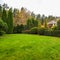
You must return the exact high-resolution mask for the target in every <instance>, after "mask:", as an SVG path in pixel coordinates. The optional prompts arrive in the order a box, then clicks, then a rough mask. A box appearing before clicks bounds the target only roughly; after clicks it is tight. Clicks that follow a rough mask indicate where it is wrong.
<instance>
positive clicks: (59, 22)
mask: <svg viewBox="0 0 60 60" xmlns="http://www.w3.org/2000/svg"><path fill="white" fill-rule="evenodd" d="M57 29H58V30H60V20H58V21H57Z"/></svg>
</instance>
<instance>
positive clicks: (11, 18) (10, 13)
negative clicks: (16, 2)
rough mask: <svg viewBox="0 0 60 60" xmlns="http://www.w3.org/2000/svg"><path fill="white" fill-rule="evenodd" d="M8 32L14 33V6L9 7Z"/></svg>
mask: <svg viewBox="0 0 60 60" xmlns="http://www.w3.org/2000/svg"><path fill="white" fill-rule="evenodd" d="M7 24H8V33H13V13H12V8H10V9H9V11H8V21H7Z"/></svg>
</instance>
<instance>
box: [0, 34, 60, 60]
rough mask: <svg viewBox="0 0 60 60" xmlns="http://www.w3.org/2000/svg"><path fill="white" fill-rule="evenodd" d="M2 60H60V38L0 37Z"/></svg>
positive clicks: (14, 35) (36, 36) (16, 35)
mask: <svg viewBox="0 0 60 60" xmlns="http://www.w3.org/2000/svg"><path fill="white" fill-rule="evenodd" d="M0 60H60V38H58V37H48V36H38V35H28V34H10V35H4V36H2V37H0Z"/></svg>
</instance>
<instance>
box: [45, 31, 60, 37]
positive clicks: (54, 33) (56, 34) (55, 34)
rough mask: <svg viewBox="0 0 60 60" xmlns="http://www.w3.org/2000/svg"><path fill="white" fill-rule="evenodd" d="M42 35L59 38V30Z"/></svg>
mask: <svg viewBox="0 0 60 60" xmlns="http://www.w3.org/2000/svg"><path fill="white" fill-rule="evenodd" d="M44 35H46V36H57V37H60V30H54V31H50V30H46V31H45V33H44Z"/></svg>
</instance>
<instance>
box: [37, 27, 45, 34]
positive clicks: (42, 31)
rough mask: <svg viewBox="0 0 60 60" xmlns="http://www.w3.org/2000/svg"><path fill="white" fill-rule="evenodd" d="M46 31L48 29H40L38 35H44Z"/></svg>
mask: <svg viewBox="0 0 60 60" xmlns="http://www.w3.org/2000/svg"><path fill="white" fill-rule="evenodd" d="M45 31H46V28H39V29H38V34H40V35H44V33H45Z"/></svg>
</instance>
